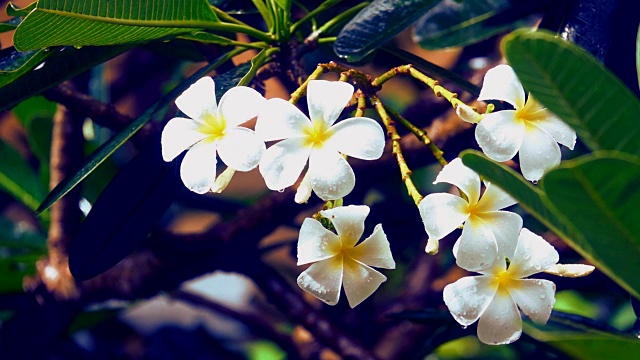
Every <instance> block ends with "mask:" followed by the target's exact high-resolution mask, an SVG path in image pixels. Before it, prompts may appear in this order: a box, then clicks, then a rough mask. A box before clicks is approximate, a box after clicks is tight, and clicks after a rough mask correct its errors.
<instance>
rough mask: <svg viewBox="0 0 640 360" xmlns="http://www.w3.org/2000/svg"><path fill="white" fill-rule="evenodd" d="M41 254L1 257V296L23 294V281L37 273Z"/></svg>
mask: <svg viewBox="0 0 640 360" xmlns="http://www.w3.org/2000/svg"><path fill="white" fill-rule="evenodd" d="M40 257H42V255H41V254H23V255H13V256H8V257H0V294H2V293H16V292H22V291H23V289H22V280H23V279H24V277H25V276H27V275H33V274H34V273H35V271H36V261H37V260H38V259H39V258H40Z"/></svg>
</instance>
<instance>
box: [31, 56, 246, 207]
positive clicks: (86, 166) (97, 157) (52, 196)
mask: <svg viewBox="0 0 640 360" xmlns="http://www.w3.org/2000/svg"><path fill="white" fill-rule="evenodd" d="M233 56H234V53H233V52H230V53H227V54H225V55H223V56H221V57H220V59H219V60H218V61H216V62H213V63H212V64H210V65H208V66H205V67H204V68H202V69H200V70H198V71H197V72H196V73H194V74H193V75H191V76H190V77H189V78H188V79H186V80H185V81H183V82H182V83H181V84H180V85H178V86H176V87H175V88H173V90H171V91H170V92H169V93H167V94H166V95H164V96H163V97H162V98H161V99H160V100H158V101H157V102H156V103H155V104H154V105H152V106H151V107H150V108H149V109H147V110H146V111H145V112H144V113H143V114H142V115H140V117H138V118H137V119H136V120H135V121H134V122H133V123H131V124H130V125H129V126H127V127H126V128H125V129H124V130H122V131H121V132H120V133H118V134H117V135H116V136H114V137H112V138H111V139H110V140H109V141H107V142H106V143H104V144H103V145H102V146H101V147H100V148H99V149H98V150H96V151H95V152H93V153H92V154H91V155H90V156H88V157H87V158H86V159H85V161H84V163H83V165H82V167H81V168H80V170H78V171H77V172H76V173H75V174H73V175H71V176H69V177H67V178H65V179H64V180H62V181H61V182H60V183H59V184H58V185H57V186H56V187H55V188H54V189H53V190H51V192H50V193H49V194H48V195H47V197H46V198H45V199H44V200H43V202H42V204H40V206H39V207H38V209H37V210H36V213H40V212H42V211H44V210H46V209H48V208H49V207H50V206H51V205H52V204H53V203H54V202H56V201H58V199H60V198H61V197H63V196H64V195H65V194H66V193H68V192H69V191H71V189H73V188H74V187H75V186H76V185H78V184H79V183H80V182H81V181H82V180H84V178H86V177H87V176H88V175H89V174H90V173H91V172H92V171H93V170H95V169H96V168H97V167H98V166H100V164H102V163H103V162H104V161H105V160H106V159H107V158H108V157H109V156H111V154H113V153H114V152H115V151H116V150H117V149H119V148H120V146H122V145H123V144H124V143H125V142H126V141H127V140H129V139H130V138H131V137H132V136H133V135H134V134H135V133H136V132H138V130H140V129H141V128H142V127H143V126H144V124H146V123H147V122H149V120H151V118H152V117H153V115H154V114H155V113H156V112H158V111H160V110H161V109H163V108H164V107H166V106H167V105H169V103H171V102H172V101H173V100H174V99H175V98H177V97H178V96H179V95H180V94H181V93H182V92H183V91H184V90H186V89H187V88H188V87H189V86H190V85H191V84H193V83H195V82H196V81H197V80H198V79H200V78H201V77H202V76H204V75H205V74H206V73H208V72H209V71H211V70H213V69H215V68H217V67H218V66H220V65H221V64H222V63H224V62H226V61H228V60H229V59H231V57H233ZM231 73H233V72H231ZM216 81H217V82H218V84H216V88H218V87H220V88H221V87H222V86H225V85H226V84H228V83H227V80H226V74H223V75H221V76H218V77H217V78H216ZM234 86H235V83H234Z"/></svg>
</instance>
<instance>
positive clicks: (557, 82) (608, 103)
mask: <svg viewBox="0 0 640 360" xmlns="http://www.w3.org/2000/svg"><path fill="white" fill-rule="evenodd" d="M502 49H503V52H504V53H505V56H506V58H507V60H508V62H509V64H511V66H512V67H513V69H514V70H515V72H516V74H517V75H518V78H519V79H520V80H521V81H522V84H523V85H524V87H525V88H526V89H527V90H528V91H530V92H531V94H532V95H533V96H534V97H535V98H536V99H538V100H539V101H540V102H541V103H542V104H544V105H545V106H546V107H547V108H549V109H550V110H551V111H552V112H554V113H555V114H556V115H558V116H559V117H560V118H561V119H562V120H563V121H565V122H566V123H567V124H568V125H570V126H571V127H572V128H574V129H575V130H576V132H577V134H578V138H580V139H581V140H582V141H583V142H584V143H585V144H586V145H587V146H589V147H590V148H591V149H592V150H598V149H602V150H621V151H624V152H627V153H630V154H640V121H638V120H639V118H638V114H640V102H639V101H638V99H637V98H636V97H635V95H634V94H633V93H632V92H631V91H630V90H629V89H628V88H627V87H626V86H625V85H624V84H623V83H622V82H620V80H618V78H617V77H616V76H615V75H613V74H612V73H610V72H609V71H608V70H606V69H605V68H604V67H603V66H602V65H601V64H600V63H598V61H597V60H596V59H594V58H593V57H592V56H591V55H589V54H588V53H587V52H586V51H584V50H582V49H580V48H579V47H577V46H576V45H573V44H571V43H569V42H566V41H564V40H562V39H560V38H558V37H556V36H555V35H554V34H551V33H548V32H530V31H515V32H513V33H511V34H510V35H508V36H506V37H505V38H504V40H503V42H502Z"/></svg>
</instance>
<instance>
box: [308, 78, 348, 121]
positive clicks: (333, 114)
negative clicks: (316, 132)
mask: <svg viewBox="0 0 640 360" xmlns="http://www.w3.org/2000/svg"><path fill="white" fill-rule="evenodd" d="M352 95H353V86H352V85H351V84H348V83H346V82H342V81H327V80H311V81H310V82H309V86H308V87H307V103H308V104H309V116H310V117H311V120H314V121H324V122H325V123H326V124H327V125H328V126H331V125H333V123H334V122H335V121H336V120H337V119H338V116H340V113H341V112H342V110H344V107H345V106H347V103H348V102H349V100H351V96H352Z"/></svg>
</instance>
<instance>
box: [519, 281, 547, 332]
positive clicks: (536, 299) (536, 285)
mask: <svg viewBox="0 0 640 360" xmlns="http://www.w3.org/2000/svg"><path fill="white" fill-rule="evenodd" d="M509 292H510V293H511V297H512V298H513V300H514V301H515V302H516V304H518V307H519V308H520V310H522V312H523V313H525V315H527V316H528V317H529V318H530V319H531V320H533V322H535V323H536V324H540V325H544V324H546V323H547V320H549V316H550V315H551V309H553V304H554V303H555V302H556V299H555V293H556V284H554V283H553V282H551V281H549V280H537V279H523V280H513V281H512V283H511V284H510V285H509Z"/></svg>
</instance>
